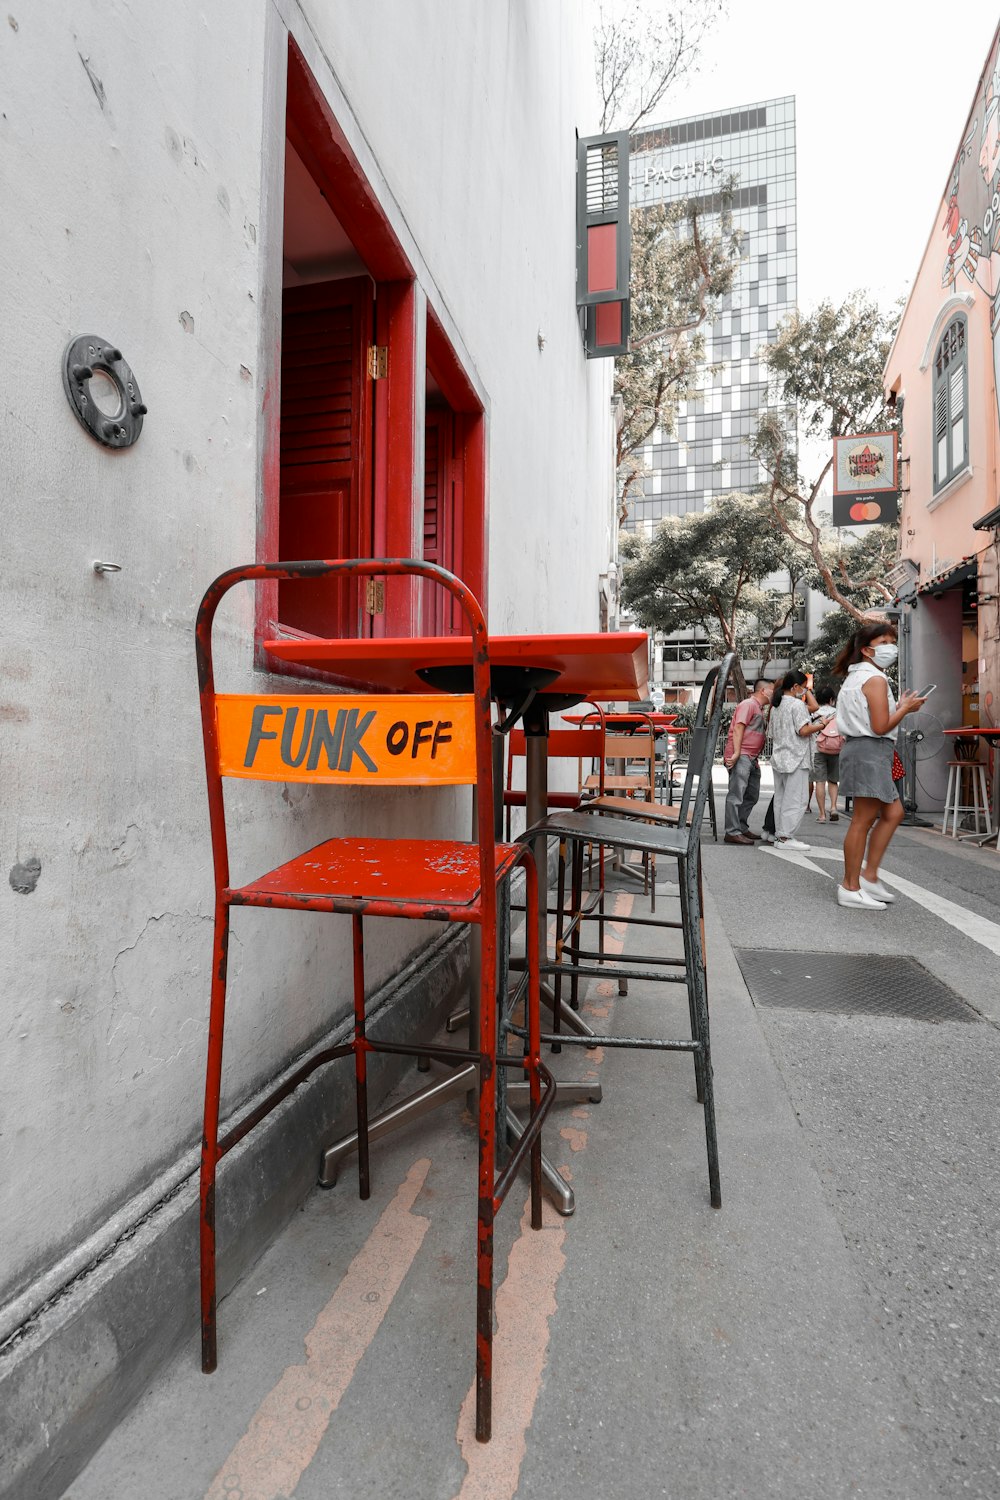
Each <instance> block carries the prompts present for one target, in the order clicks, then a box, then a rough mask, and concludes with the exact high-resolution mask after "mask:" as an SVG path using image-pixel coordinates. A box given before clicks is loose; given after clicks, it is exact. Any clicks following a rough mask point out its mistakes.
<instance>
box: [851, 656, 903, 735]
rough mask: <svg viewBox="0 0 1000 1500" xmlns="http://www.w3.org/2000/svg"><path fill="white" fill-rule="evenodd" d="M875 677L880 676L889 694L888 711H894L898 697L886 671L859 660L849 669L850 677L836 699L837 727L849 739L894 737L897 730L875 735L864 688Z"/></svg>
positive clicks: (891, 712)
mask: <svg viewBox="0 0 1000 1500" xmlns="http://www.w3.org/2000/svg"><path fill="white" fill-rule="evenodd" d="M872 677H881V678H882V680H883V682H885V685H886V688H887V689H888V693H889V712H890V714H893V713H895V711H896V699H895V697H894V696H893V692H892V686H891V684H890V683H889V681H888V679H887V678H886V675H885V673H884V672H881V671H879V669H878V667H876V666H873V665H872V663H871V662H869V661H860V662H857V663H856V665H855V666H853V667H848V669H847V680H846V681H845V683H844V686H843V687H842V688H841V690H840V696H839V697H838V699H837V729H838V731H839V732H840V733H841V734H846V735H847V736H848V738H850V739H858V738H859V737H861V736H866V737H867V738H869V739H883V740H894V739H895V738H896V735H897V733H898V730H896V729H890V730H889V732H888V734H882V735H876V733H875V731H874V729H873V728H872V720H871V713H870V711H869V708H868V699H867V698H866V697H865V695H864V693H863V692H862V691H861V689H862V687H863V686H864V684H865V683H866V682H868V681H869V679H870V678H872Z"/></svg>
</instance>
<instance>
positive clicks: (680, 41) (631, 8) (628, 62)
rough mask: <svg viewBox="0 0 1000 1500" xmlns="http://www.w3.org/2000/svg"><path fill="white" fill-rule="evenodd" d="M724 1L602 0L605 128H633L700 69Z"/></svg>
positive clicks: (599, 43)
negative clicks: (656, 2)
mask: <svg viewBox="0 0 1000 1500" xmlns="http://www.w3.org/2000/svg"><path fill="white" fill-rule="evenodd" d="M722 10H723V6H722V4H721V3H720V0H715V3H714V4H710V3H708V0H673V4H671V6H670V8H669V10H668V9H665V8H664V6H663V5H662V4H659V5H651V4H649V3H646V0H601V3H600V4H599V5H598V9H597V30H596V32H595V34H594V50H595V54H596V72H597V86H598V88H599V89H600V93H601V103H602V110H601V130H602V131H605V130H634V129H635V128H636V126H637V125H638V124H640V122H641V121H643V120H646V119H648V118H649V116H650V115H651V114H652V113H653V111H654V110H655V109H657V108H658V107H659V105H660V104H661V103H662V101H663V99H664V98H665V96H666V94H667V93H668V92H669V90H670V89H671V88H672V87H673V86H674V85H675V84H677V83H679V82H680V81H681V79H682V78H684V77H685V76H686V75H687V74H689V73H692V72H694V71H696V69H697V66H698V59H699V56H700V53H701V48H702V45H703V43H704V40H705V37H706V35H707V34H708V32H709V30H710V29H711V27H712V26H713V25H714V24H715V20H716V17H717V16H718V15H720V14H721V12H722Z"/></svg>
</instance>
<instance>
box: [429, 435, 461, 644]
mask: <svg viewBox="0 0 1000 1500" xmlns="http://www.w3.org/2000/svg"><path fill="white" fill-rule="evenodd" d="M461 420H462V419H461V416H460V415H459V414H457V413H455V412H452V411H451V410H450V409H449V408H447V407H428V409H427V419H426V425H425V427H424V561H425V562H433V563H437V564H438V566H439V567H442V568H448V569H449V571H450V572H452V573H457V574H458V575H459V577H461V576H462V547H461V518H462V472H461V462H460V457H459V454H458V453H457V451H456V445H457V443H458V441H459V436H460V427H461ZM423 601H424V603H423V624H422V630H423V634H424V635H451V634H452V633H453V632H454V631H456V630H458V629H460V628H461V620H460V611H459V609H458V606H457V604H456V603H455V601H454V600H452V598H451V596H450V595H449V594H446V593H445V591H444V590H443V589H438V588H434V587H432V586H431V585H426V584H425V586H424V593H423Z"/></svg>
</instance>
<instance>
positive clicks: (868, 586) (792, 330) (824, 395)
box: [754, 292, 898, 621]
mask: <svg viewBox="0 0 1000 1500" xmlns="http://www.w3.org/2000/svg"><path fill="white" fill-rule="evenodd" d="M897 324H898V316H896V315H891V316H890V315H886V314H884V313H882V312H881V311H880V309H879V308H878V306H877V305H876V304H875V303H874V302H872V301H871V300H870V299H869V298H867V297H866V296H865V294H864V293H863V292H855V293H853V295H852V296H851V297H849V298H848V299H847V301H846V302H845V303H843V304H842V305H841V306H840V307H835V306H834V305H833V303H832V302H822V303H820V305H819V307H817V308H816V310H815V311H814V312H812V313H809V314H800V313H795V314H793V315H792V316H791V317H790V318H787V319H786V320H785V321H784V323H783V324H782V326H781V328H780V329H779V330H778V336H777V339H776V341H775V342H774V343H773V344H771V345H770V346H769V347H768V349H767V351H766V354H765V359H766V363H767V367H768V371H769V374H770V376H771V380H772V387H773V399H774V400H775V401H776V402H777V404H778V406H783V407H785V408H789V407H792V408H794V409H796V410H797V412H798V418H799V424H800V431H801V433H803V434H804V435H805V437H806V438H807V439H817V438H821V439H824V440H825V439H831V438H833V437H842V436H847V435H849V434H851V433H855V432H859V433H860V432H866V431H871V430H873V429H877V430H879V431H886V430H891V429H892V428H894V427H896V426H897V425H898V424H897V422H896V414H895V412H894V411H893V410H892V408H890V407H889V406H888V405H887V403H886V399H885V392H884V389H883V386H882V371H883V368H884V366H885V361H886V359H887V357H888V354H889V348H890V346H891V343H892V339H893V336H894V334H895V330H896V326H897ZM754 453H755V456H756V457H757V459H758V460H759V462H760V463H761V464H762V466H763V468H764V470H765V472H766V474H767V476H768V478H767V484H766V486H765V490H766V494H767V498H768V503H769V504H770V506H771V510H772V514H773V515H774V518H775V523H776V524H777V525H778V526H780V527H781V529H782V531H783V532H784V534H785V536H786V537H787V538H788V540H789V541H790V542H791V543H792V544H793V545H794V546H795V547H796V548H798V549H799V551H800V552H802V553H804V554H806V555H807V556H808V557H809V558H811V559H812V562H813V564H814V566H815V570H816V577H817V581H818V583H819V586H820V587H822V588H823V589H824V590H825V591H826V593H827V594H828V595H829V597H830V598H831V599H833V600H834V602H835V603H836V604H838V605H839V606H840V608H841V609H842V610H845V611H846V613H847V614H848V615H850V616H851V617H852V618H853V619H854V620H855V621H860V620H861V619H862V617H863V606H862V605H859V603H858V602H857V595H858V594H859V593H861V594H863V593H865V592H866V591H868V592H874V594H875V595H877V596H879V597H881V599H882V600H883V601H886V600H889V599H891V598H892V590H891V589H890V588H889V586H888V585H887V584H886V583H885V581H884V577H885V572H886V569H887V568H888V567H889V566H890V564H891V562H892V561H893V560H894V558H895V553H896V543H895V531H894V529H893V528H888V527H882V526H880V527H873V528H870V529H871V530H872V531H875V532H877V533H878V536H877V537H873V538H872V539H871V542H870V543H865V544H862V545H861V546H860V547H858V546H856V545H855V544H854V543H853V542H852V541H849V542H846V543H844V542H841V541H840V540H839V539H838V538H837V537H836V536H835V535H834V533H833V532H832V531H831V530H830V529H829V528H826V529H824V526H823V523H822V521H821V520H820V518H819V517H818V516H817V514H816V504H817V501H818V499H819V497H820V492H821V490H822V487H823V484H824V481H825V480H826V477H827V475H828V474H829V473H830V470H831V468H832V465H833V452H832V444H831V451H830V456H829V457H828V458H827V460H826V462H825V463H824V464H823V465H822V467H821V468H820V471H819V473H818V474H817V475H816V477H815V478H813V479H811V480H810V479H807V478H805V477H804V476H803V475H802V474H801V473H800V471H799V467H798V454H797V451H796V445H795V443H794V442H793V441H792V440H791V437H790V434H789V431H788V424H787V421H786V419H785V418H784V416H783V414H782V412H781V411H780V410H777V409H776V408H775V407H773V406H772V407H770V408H768V410H767V411H765V412H764V413H763V414H762V416H761V419H760V423H759V425H758V429H757V434H756V438H755V441H754Z"/></svg>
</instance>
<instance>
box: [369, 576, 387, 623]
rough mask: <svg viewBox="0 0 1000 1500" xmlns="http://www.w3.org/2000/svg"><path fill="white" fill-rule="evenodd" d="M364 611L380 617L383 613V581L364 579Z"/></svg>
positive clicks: (379, 579)
mask: <svg viewBox="0 0 1000 1500" xmlns="http://www.w3.org/2000/svg"><path fill="white" fill-rule="evenodd" d="M365 609H366V611H367V612H368V614H370V615H381V614H383V613H384V612H385V579H384V578H366V579H365Z"/></svg>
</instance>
